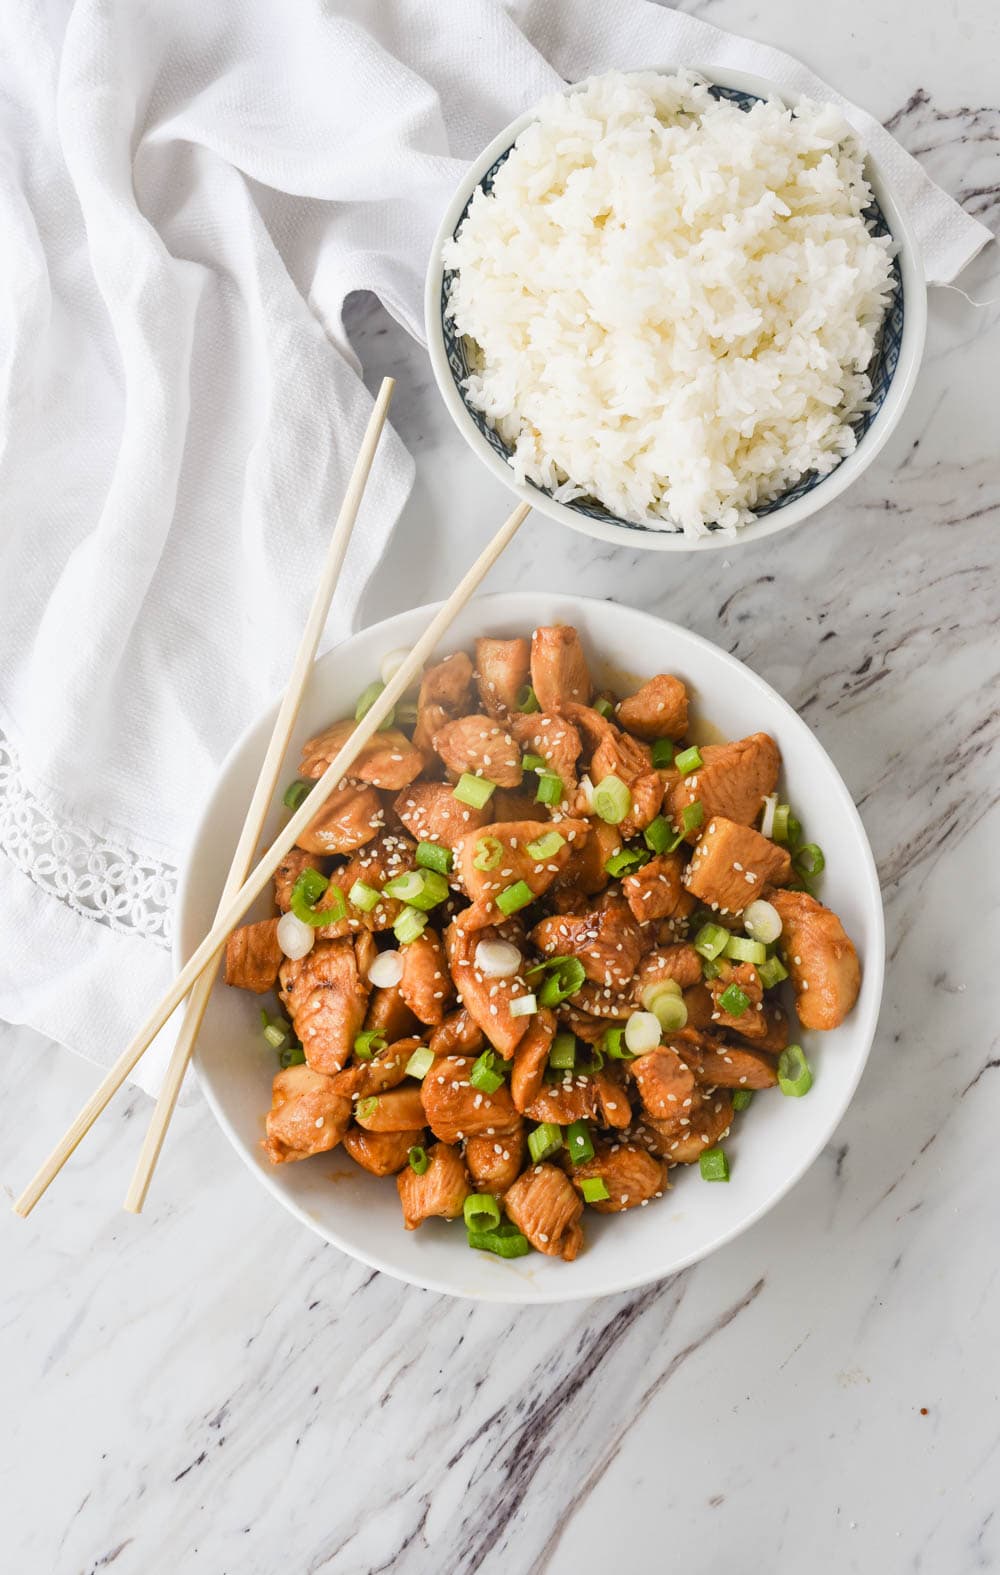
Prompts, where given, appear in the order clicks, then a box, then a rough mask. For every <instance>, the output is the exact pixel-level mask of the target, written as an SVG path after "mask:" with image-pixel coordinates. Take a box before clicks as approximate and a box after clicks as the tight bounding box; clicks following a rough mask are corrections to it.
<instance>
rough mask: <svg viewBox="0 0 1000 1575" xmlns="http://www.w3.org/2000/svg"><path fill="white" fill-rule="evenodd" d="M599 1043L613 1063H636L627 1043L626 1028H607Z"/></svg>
mask: <svg viewBox="0 0 1000 1575" xmlns="http://www.w3.org/2000/svg"><path fill="white" fill-rule="evenodd" d="M598 1043H599V1044H600V1047H601V1049H602V1050H603V1051H604V1054H605V1055H606V1056H609V1057H610V1058H611V1060H612V1061H634V1060H635V1056H634V1055H633V1054H632V1052H631V1050H630V1049H629V1048H628V1046H627V1045H626V1043H625V1030H624V1028H606V1029H605V1030H604V1032H603V1034H602V1035H601V1037H600V1039H599V1041H598Z"/></svg>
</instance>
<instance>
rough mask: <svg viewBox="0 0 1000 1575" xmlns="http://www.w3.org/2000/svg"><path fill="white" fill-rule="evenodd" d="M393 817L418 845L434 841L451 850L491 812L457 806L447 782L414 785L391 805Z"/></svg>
mask: <svg viewBox="0 0 1000 1575" xmlns="http://www.w3.org/2000/svg"><path fill="white" fill-rule="evenodd" d="M393 807H394V809H395V811H396V814H397V815H398V816H399V818H400V820H401V821H402V822H403V825H404V826H405V827H406V829H407V831H408V832H409V833H410V835H411V836H413V837H416V839H417V841H418V842H438V843H440V844H441V846H442V847H445V848H454V847H455V846H456V845H457V844H458V843H459V842H460V841H461V839H462V838H463V837H465V836H468V835H469V834H470V833H471V832H474V831H476V830H477V829H478V828H479V827H480V826H485V824H486V822H487V821H488V820H489V819H490V817H491V814H492V811H491V809H490V806H489V805H488V804H486V805H484V806H483V808H482V809H473V808H472V806H471V805H470V804H463V803H461V802H460V801H459V800H458V799H457V798H456V797H455V795H454V793H453V792H452V790H451V787H450V786H449V784H448V783H447V782H414V784H413V786H412V787H408V788H405V789H404V791H403V792H402V793H400V795H399V797H398V798H397V799H396V800H395V803H394V805H393Z"/></svg>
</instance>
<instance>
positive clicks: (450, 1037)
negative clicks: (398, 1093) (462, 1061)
mask: <svg viewBox="0 0 1000 1575" xmlns="http://www.w3.org/2000/svg"><path fill="white" fill-rule="evenodd" d="M428 1045H429V1046H430V1049H431V1052H432V1054H433V1055H434V1058H435V1060H436V1059H437V1058H438V1056H442V1055H464V1056H477V1055H479V1053H480V1051H481V1050H484V1049H485V1048H486V1036H485V1034H484V1033H483V1030H482V1029H481V1028H480V1026H479V1024H478V1023H477V1022H476V1021H475V1019H474V1018H473V1017H471V1016H470V1015H469V1013H468V1012H467V1011H466V1009H465V1007H464V1006H460V1007H459V1009H458V1011H457V1012H451V1013H450V1014H449V1016H447V1017H446V1018H445V1019H444V1021H443V1022H442V1023H441V1025H440V1027H438V1028H435V1029H434V1032H433V1033H432V1034H431V1036H430V1039H429V1040H428Z"/></svg>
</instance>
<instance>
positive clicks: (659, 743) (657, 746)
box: [653, 738, 675, 771]
mask: <svg viewBox="0 0 1000 1575" xmlns="http://www.w3.org/2000/svg"><path fill="white" fill-rule="evenodd" d="M674 754H675V745H674V741H673V739H672V738H658V739H657V740H656V742H655V743H654V745H653V765H654V766H655V767H656V770H657V771H667V770H669V769H670V767H671V766H672V765H673V763H674Z"/></svg>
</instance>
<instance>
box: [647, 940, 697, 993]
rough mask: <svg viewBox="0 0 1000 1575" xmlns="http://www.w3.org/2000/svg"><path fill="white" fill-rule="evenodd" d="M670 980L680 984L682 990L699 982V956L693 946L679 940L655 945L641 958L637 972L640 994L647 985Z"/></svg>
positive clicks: (665, 982) (664, 982)
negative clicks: (668, 944)
mask: <svg viewBox="0 0 1000 1575" xmlns="http://www.w3.org/2000/svg"><path fill="white" fill-rule="evenodd" d="M670 981H673V983H674V984H678V985H680V987H681V990H682V991H683V990H689V989H691V988H692V987H693V986H694V985H696V984H700V983H701V958H700V957H699V956H698V953H697V952H696V951H695V949H694V947H693V946H688V945H687V944H686V943H685V942H679V943H678V944H677V945H675V946H662V947H657V949H656V950H655V951H652V952H650V953H649V955H648V957H644V958H643V961H642V965H641V967H640V968H639V973H638V988H639V993H640V995H641V993H642V991H643V990H645V989H646V987H647V986H648V985H651V984H667V983H668V982H670Z"/></svg>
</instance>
